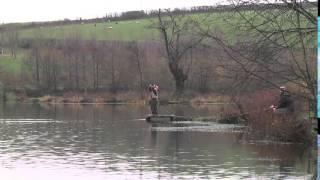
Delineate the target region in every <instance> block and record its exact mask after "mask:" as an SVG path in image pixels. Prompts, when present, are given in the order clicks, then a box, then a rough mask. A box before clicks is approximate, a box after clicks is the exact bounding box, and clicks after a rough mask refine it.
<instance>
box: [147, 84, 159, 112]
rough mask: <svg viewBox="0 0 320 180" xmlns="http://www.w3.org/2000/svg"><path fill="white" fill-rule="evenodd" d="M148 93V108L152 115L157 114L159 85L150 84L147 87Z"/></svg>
mask: <svg viewBox="0 0 320 180" xmlns="http://www.w3.org/2000/svg"><path fill="white" fill-rule="evenodd" d="M148 90H149V93H150V101H149V105H150V109H151V113H152V115H157V114H158V101H159V86H158V85H156V84H150V85H149V87H148Z"/></svg>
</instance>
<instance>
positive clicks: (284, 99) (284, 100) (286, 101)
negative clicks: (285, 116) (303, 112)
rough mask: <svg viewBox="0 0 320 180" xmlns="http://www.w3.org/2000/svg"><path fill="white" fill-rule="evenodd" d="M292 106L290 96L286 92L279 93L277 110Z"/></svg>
mask: <svg viewBox="0 0 320 180" xmlns="http://www.w3.org/2000/svg"><path fill="white" fill-rule="evenodd" d="M291 104H292V99H291V95H290V93H289V92H288V91H281V93H280V99H279V102H278V105H277V109H280V108H288V107H289V106H290V105H291Z"/></svg>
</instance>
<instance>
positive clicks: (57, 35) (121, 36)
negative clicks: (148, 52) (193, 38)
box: [19, 13, 234, 41]
mask: <svg viewBox="0 0 320 180" xmlns="http://www.w3.org/2000/svg"><path fill="white" fill-rule="evenodd" d="M229 15H230V13H212V14H210V16H209V15H208V14H193V15H188V16H189V17H191V18H193V19H196V20H199V21H202V20H203V19H204V18H207V20H209V22H210V24H211V25H212V26H214V27H215V28H217V29H219V30H221V31H222V32H224V33H226V34H228V36H229V37H232V36H233V34H234V31H233V29H231V28H232V27H231V26H229V24H227V23H226V21H225V18H226V17H228V16H229ZM208 16H209V17H208ZM154 21H156V19H155V18H148V19H139V20H128V21H118V22H104V23H87V24H86V23H83V24H80V23H79V24H71V25H63V26H44V27H41V26H38V27H35V28H31V29H25V30H20V31H19V37H20V38H53V39H63V38H68V37H76V36H78V37H79V38H80V39H97V40H120V41H133V40H138V41H140V40H142V41H143V40H154V39H159V33H158V31H157V30H156V29H153V28H151V27H150V26H151V25H152V24H153V22H154ZM110 27H112V28H110Z"/></svg>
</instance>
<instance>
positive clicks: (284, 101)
mask: <svg viewBox="0 0 320 180" xmlns="http://www.w3.org/2000/svg"><path fill="white" fill-rule="evenodd" d="M292 104H293V101H292V98H291V95H290V93H289V92H288V91H287V90H286V88H285V87H284V86H281V87H280V98H279V101H278V105H276V106H274V105H272V106H271V108H272V109H273V111H275V112H285V111H288V110H290V111H293V109H292V108H293V106H292Z"/></svg>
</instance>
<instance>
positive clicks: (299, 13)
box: [203, 0, 317, 112]
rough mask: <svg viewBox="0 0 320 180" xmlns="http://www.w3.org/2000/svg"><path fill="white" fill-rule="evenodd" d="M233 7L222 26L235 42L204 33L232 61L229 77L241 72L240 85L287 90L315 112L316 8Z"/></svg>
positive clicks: (300, 4) (241, 1) (245, 1)
mask: <svg viewBox="0 0 320 180" xmlns="http://www.w3.org/2000/svg"><path fill="white" fill-rule="evenodd" d="M232 2H233V9H234V11H233V13H232V12H230V14H231V15H232V17H230V18H229V19H228V18H227V19H226V22H228V23H230V24H231V25H232V27H234V28H235V30H237V31H235V33H236V35H237V36H236V37H238V38H237V39H236V40H233V42H231V41H228V40H227V39H225V38H221V36H219V35H217V34H216V33H214V32H213V31H207V30H206V31H204V33H203V34H204V35H205V36H206V37H209V38H211V39H213V40H214V41H215V42H217V43H218V44H220V45H221V47H223V50H224V51H225V53H226V54H227V55H228V57H229V59H230V60H232V61H229V66H227V65H226V66H225V67H230V66H231V64H233V71H237V70H238V71H239V72H240V71H242V72H244V73H245V74H246V75H244V77H246V78H245V79H244V81H243V82H245V81H246V80H248V79H251V80H252V79H254V80H259V81H261V82H263V83H265V84H266V85H271V86H274V87H277V88H279V86H280V85H283V84H290V85H292V86H294V87H296V88H295V89H297V90H298V91H297V92H295V95H297V96H299V97H302V98H305V99H306V100H307V101H309V102H310V103H311V109H312V110H313V112H316V111H317V110H316V106H315V104H316V30H317V24H316V9H317V8H316V6H317V3H316V2H309V1H296V0H292V1H288V0H282V1H281V2H280V3H274V2H271V1H270V2H268V1H267V2H268V3H265V2H266V1H250V0H237V1H232ZM248 9H250V10H248ZM209 29H210V27H209ZM211 29H212V28H211ZM235 41H236V43H235ZM225 63H226V62H225ZM227 63H228V62H227ZM246 82H247V83H250V82H251V81H246ZM245 84H246V83H241V84H240V83H239V84H238V85H245ZM237 89H239V88H237Z"/></svg>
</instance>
